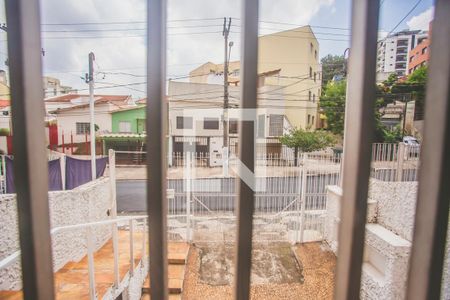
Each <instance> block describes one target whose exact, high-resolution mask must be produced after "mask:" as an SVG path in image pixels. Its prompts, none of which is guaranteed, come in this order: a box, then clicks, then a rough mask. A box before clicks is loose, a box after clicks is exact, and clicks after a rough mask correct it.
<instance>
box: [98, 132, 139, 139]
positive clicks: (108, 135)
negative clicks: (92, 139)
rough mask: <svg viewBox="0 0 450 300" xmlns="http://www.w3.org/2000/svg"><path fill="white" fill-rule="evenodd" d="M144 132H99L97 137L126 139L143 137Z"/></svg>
mask: <svg viewBox="0 0 450 300" xmlns="http://www.w3.org/2000/svg"><path fill="white" fill-rule="evenodd" d="M146 136H147V135H146V134H145V133H141V134H139V133H101V134H99V135H98V136H97V137H98V138H100V139H127V138H145V137H146Z"/></svg>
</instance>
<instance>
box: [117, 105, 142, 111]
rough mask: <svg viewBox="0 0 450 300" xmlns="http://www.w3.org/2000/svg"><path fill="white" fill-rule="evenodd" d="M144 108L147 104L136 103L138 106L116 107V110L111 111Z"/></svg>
mask: <svg viewBox="0 0 450 300" xmlns="http://www.w3.org/2000/svg"><path fill="white" fill-rule="evenodd" d="M142 108H145V105H136V106H128V107H121V108H118V109H115V110H113V111H111V113H117V112H122V111H128V110H134V109H142Z"/></svg>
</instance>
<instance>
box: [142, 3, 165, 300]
mask: <svg viewBox="0 0 450 300" xmlns="http://www.w3.org/2000/svg"><path fill="white" fill-rule="evenodd" d="M165 69H166V1H165V0H149V1H148V2H147V99H148V105H147V110H146V112H147V131H148V134H147V147H148V159H147V212H148V216H149V244H150V255H149V258H150V278H151V280H150V293H151V298H152V299H167V296H168V290H167V201H166V199H167V197H166V193H167V191H166V189H167V180H166V171H167V170H166V161H167V153H166V143H167V141H166V133H167V131H166V129H167V107H166V101H165V93H166V88H165V83H166V78H165Z"/></svg>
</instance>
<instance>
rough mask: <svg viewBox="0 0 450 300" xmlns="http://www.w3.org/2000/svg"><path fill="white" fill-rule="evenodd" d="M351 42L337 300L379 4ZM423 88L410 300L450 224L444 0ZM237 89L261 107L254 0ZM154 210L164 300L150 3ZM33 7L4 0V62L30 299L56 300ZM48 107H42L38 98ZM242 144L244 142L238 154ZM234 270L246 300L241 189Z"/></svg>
mask: <svg viewBox="0 0 450 300" xmlns="http://www.w3.org/2000/svg"><path fill="white" fill-rule="evenodd" d="M352 2H353V3H352V27H351V28H352V33H351V34H352V37H351V49H352V51H351V52H350V58H349V79H348V94H347V105H346V122H345V124H346V126H345V161H344V168H343V172H344V173H343V174H344V179H343V199H345V201H344V202H343V205H342V209H341V218H340V219H341V220H342V222H341V223H340V229H339V250H338V258H337V269H336V284H335V296H334V297H335V299H339V300H340V299H358V298H359V292H360V280H361V265H362V261H363V249H364V231H365V219H366V208H367V193H368V180H369V174H370V158H371V148H370V144H371V142H372V132H373V129H374V118H373V105H374V101H375V84H374V83H375V62H376V50H377V34H378V13H379V1H377V0H357V1H356V0H354V1H352ZM435 6H436V8H435V14H436V15H435V19H434V21H433V37H432V41H433V47H432V49H431V55H430V57H431V59H430V64H429V78H428V84H427V102H429V103H433V105H427V106H426V112H425V129H424V142H423V151H422V152H421V161H422V167H421V169H420V175H419V192H418V200H417V208H416V220H415V233H414V239H413V246H412V253H411V259H410V269H409V277H408V285H407V299H438V298H439V293H440V290H441V289H440V285H441V277H442V268H443V267H442V266H443V259H444V248H445V235H446V227H447V225H448V208H449V199H450V189H449V185H448V178H450V156H448V153H450V91H449V86H450V84H449V82H450V52H449V51H450V47H449V44H450V22H448V20H449V19H450V2H449V1H447V0H437V1H436V3H435ZM241 7H242V9H243V11H242V36H241V45H242V47H243V51H242V53H241V66H242V72H241V82H242V95H241V99H243V102H242V107H243V108H256V99H257V57H258V55H257V53H258V19H259V18H258V17H259V16H258V11H259V1H258V0H246V1H242V6H241ZM147 9H148V10H147V12H148V14H147V18H148V19H147V24H148V33H147V42H148V47H147V62H148V65H147V74H148V79H147V89H148V93H147V97H148V99H149V103H148V106H147V116H148V118H147V128H148V129H149V134H148V135H147V145H149V149H148V161H147V163H148V172H149V174H148V175H149V176H147V178H148V179H147V182H148V183H147V188H148V190H149V191H151V193H148V194H147V197H148V198H147V209H148V215H149V237H150V239H149V242H150V252H149V253H150V255H149V256H150V277H151V298H152V299H167V281H168V279H167V264H166V261H167V260H166V258H167V241H166V214H167V207H166V205H167V203H166V201H165V199H166V187H167V183H166V160H165V159H164V157H165V153H166V151H165V147H166V141H165V136H166V132H167V131H166V130H167V120H166V117H165V116H166V115H167V114H166V105H163V103H164V97H165V92H166V87H165V84H166V83H165V78H166V77H165V67H166V59H165V57H166V55H165V54H166V1H163V0H149V1H148V5H147ZM39 11H40V6H39V1H38V0H7V1H6V17H7V24H8V54H9V67H10V81H11V99H12V101H11V103H12V115H13V116H14V118H13V130H14V133H15V134H14V138H13V139H14V140H13V142H14V149H15V152H16V153H15V156H16V158H17V160H18V161H20V162H21V163H20V164H16V165H15V172H14V173H15V176H16V178H17V180H16V183H17V186H16V188H17V203H18V210H19V212H20V213H19V232H20V247H21V260H22V266H23V272H22V273H23V292H24V297H25V299H38V300H52V299H54V280H53V272H52V255H51V253H52V252H51V240H50V222H49V205H48V196H47V193H48V191H47V187H48V184H47V176H42V174H46V173H47V171H46V168H47V159H46V155H45V144H44V140H45V139H44V122H43V120H44V107H43V105H44V102H43V101H42V98H43V95H42V79H41V76H42V66H41V56H40V55H41V35H40V28H41V26H40V24H41V23H40V16H39ZM38 100H41V101H38ZM239 133H240V134H239V135H240V138H241V141H243V140H245V142H246V147H245V148H244V147H241V149H240V159H241V161H242V162H243V163H244V164H245V165H246V166H247V168H248V169H249V170H250V171H253V169H254V152H253V148H254V142H253V140H254V139H253V128H252V126H251V125H250V124H241V129H240V130H239ZM242 144H243V143H242V142H239V145H242ZM238 199H239V200H238V213H237V217H238V229H237V230H238V235H237V241H236V252H237V259H236V261H235V274H236V276H235V286H234V297H235V298H236V299H248V298H249V291H250V268H251V250H252V217H253V205H254V199H255V198H254V193H253V192H252V190H251V189H250V187H249V186H247V184H246V183H244V182H241V183H240V189H239V197H238Z"/></svg>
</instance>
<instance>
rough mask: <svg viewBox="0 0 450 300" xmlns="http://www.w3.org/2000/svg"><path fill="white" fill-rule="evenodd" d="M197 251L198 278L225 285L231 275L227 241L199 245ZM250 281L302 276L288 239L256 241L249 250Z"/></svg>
mask: <svg viewBox="0 0 450 300" xmlns="http://www.w3.org/2000/svg"><path fill="white" fill-rule="evenodd" d="M198 251H199V255H200V271H199V273H200V280H202V281H203V282H205V283H207V284H210V285H227V284H231V283H232V279H233V273H234V269H233V254H234V248H233V247H232V246H231V245H224V244H219V245H213V246H211V245H203V246H200V247H198ZM251 279H252V283H253V284H266V283H293V282H302V281H303V276H302V274H301V270H300V269H299V267H298V264H297V262H296V260H295V257H294V254H293V252H292V249H291V246H290V245H289V244H288V243H271V244H258V245H255V246H254V247H253V253H252V277H251Z"/></svg>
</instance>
